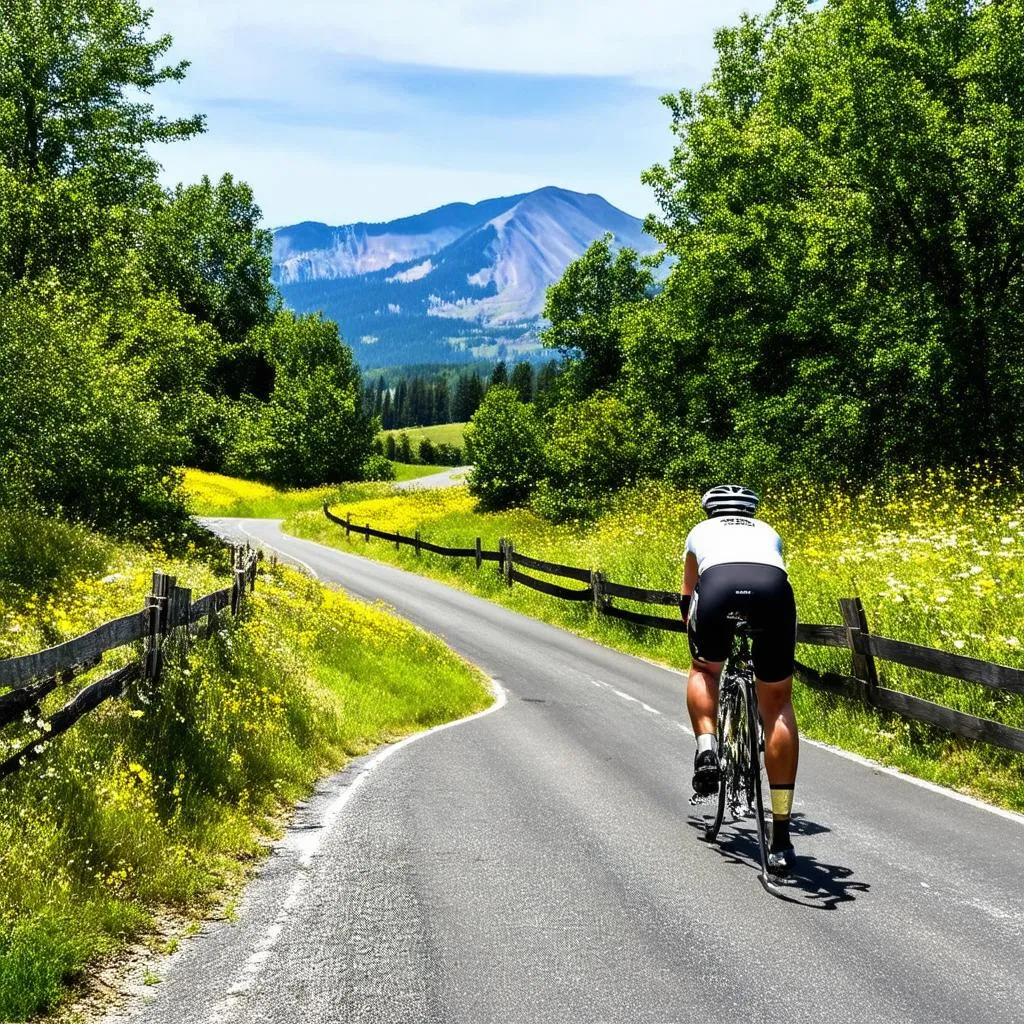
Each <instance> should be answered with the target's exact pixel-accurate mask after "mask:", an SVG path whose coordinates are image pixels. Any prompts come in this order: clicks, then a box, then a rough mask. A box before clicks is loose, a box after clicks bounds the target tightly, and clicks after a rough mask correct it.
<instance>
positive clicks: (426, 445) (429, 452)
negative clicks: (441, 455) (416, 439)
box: [420, 437, 437, 466]
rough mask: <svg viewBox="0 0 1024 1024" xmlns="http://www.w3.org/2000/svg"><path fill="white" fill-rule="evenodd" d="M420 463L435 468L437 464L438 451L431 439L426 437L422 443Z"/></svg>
mask: <svg viewBox="0 0 1024 1024" xmlns="http://www.w3.org/2000/svg"><path fill="white" fill-rule="evenodd" d="M420 462H422V463H423V465H424V466H433V465H435V464H436V463H437V449H436V448H435V447H434V442H433V441H431V440H430V438H429V437H425V438H423V440H422V441H420Z"/></svg>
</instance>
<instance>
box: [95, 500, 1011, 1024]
mask: <svg viewBox="0 0 1024 1024" xmlns="http://www.w3.org/2000/svg"><path fill="white" fill-rule="evenodd" d="M217 528H218V529H219V531H221V532H223V533H225V534H233V535H235V536H237V537H240V538H241V537H246V536H248V537H249V538H250V539H252V538H257V539H259V540H261V541H263V542H266V543H268V544H270V545H272V546H273V547H274V548H275V549H276V550H278V552H280V553H282V554H286V555H287V556H289V557H290V558H293V559H301V560H302V562H304V563H305V564H306V565H307V567H308V568H309V569H311V570H312V571H314V572H315V573H316V574H317V575H318V576H320V577H321V578H322V579H324V580H325V581H330V582H335V583H339V584H341V585H343V586H344V587H345V589H346V590H348V591H349V592H350V593H352V594H355V595H359V596H362V597H366V598H373V599H376V598H383V599H384V600H385V601H387V602H388V603H389V604H391V605H393V606H394V607H395V609H396V610H397V611H398V612H399V614H401V615H403V616H405V617H406V618H408V619H410V620H412V621H413V622H416V623H418V624H419V625H421V626H423V627H425V628H426V629H429V630H431V631H432V632H434V633H437V634H439V635H441V636H443V637H444V638H445V639H446V640H447V642H448V643H449V644H450V645H451V646H452V647H453V648H454V649H455V650H457V651H458V652H460V653H461V654H462V655H464V656H465V657H466V658H468V659H469V660H470V661H472V662H474V663H475V664H477V665H479V666H480V667H481V668H482V669H483V670H484V671H485V672H487V673H488V674H489V675H491V676H492V677H493V678H495V679H496V680H497V681H498V682H499V684H500V688H501V692H502V694H503V697H502V699H500V700H499V701H498V702H497V703H496V705H495V708H494V709H492V710H491V711H490V712H485V713H483V714H482V715H480V716H477V717H475V718H473V719H470V720H467V721H465V722H462V723H458V724H455V725H453V726H450V727H445V728H442V729H441V730H435V731H433V732H431V733H428V734H425V735H423V736H421V737H419V738H416V739H415V740H414V741H412V742H409V741H406V742H405V743H403V744H400V745H398V746H397V747H396V748H388V749H387V750H386V751H385V754H386V756H385V757H383V758H381V755H379V754H378V755H374V756H372V757H371V758H364V759H363V760H361V761H360V762H357V763H353V764H352V765H350V766H349V767H348V768H347V769H346V770H345V771H344V772H342V773H340V774H339V775H337V776H335V777H333V778H331V779H328V780H326V781H325V782H324V783H323V784H322V785H321V786H320V787H319V789H318V792H317V794H316V795H315V796H314V797H313V798H312V799H311V800H310V801H309V802H308V804H306V805H304V806H303V807H302V808H301V809H300V811H299V813H298V816H297V819H296V822H295V824H294V826H293V828H292V829H291V830H290V831H289V833H288V835H287V837H286V838H285V840H284V841H283V842H282V843H281V844H280V845H279V846H278V848H277V849H276V850H275V852H274V853H273V855H272V856H271V857H270V858H269V859H268V861H267V862H266V864H265V865H264V867H263V868H262V870H261V873H260V875H259V877H258V878H257V879H256V880H255V881H254V882H253V883H252V884H251V886H250V887H249V889H248V890H247V893H246V896H245V899H244V901H243V903H242V905H241V908H240V910H239V914H238V919H237V921H236V922H235V923H233V924H228V923H220V924H214V925H210V926H208V927H207V928H206V929H205V930H204V933H203V934H202V935H200V936H199V937H197V938H196V939H194V940H191V941H189V942H187V943H186V944H185V945H184V947H183V948H182V950H181V951H179V952H178V953H177V954H175V955H174V957H172V958H170V959H169V960H168V961H166V962H165V964H164V965H162V966H161V967H159V968H158V971H159V973H160V974H161V975H162V977H163V979H164V980H163V982H162V984H160V985H156V986H151V987H150V988H148V989H147V990H146V991H147V998H146V1000H137V1001H135V1002H134V1003H133V1005H132V1006H131V1007H129V1008H128V1010H127V1011H125V1013H124V1015H123V1016H116V1017H114V1016H112V1017H111V1018H109V1019H110V1020H111V1021H113V1020H115V1019H116V1020H120V1019H124V1017H131V1018H132V1019H141V1020H143V1021H146V1022H153V1024H163V1022H168V1024H169V1022H174V1024H193V1022H217V1024H222V1022H236V1021H237V1022H258V1024H264V1022H266V1024H271V1022H273V1024H283V1022H300V1021H302V1022H306V1021H326V1022H342V1021H344V1022H349V1021H367V1022H374V1024H389V1022H399V1021H401V1022H411V1021H414V1022H448V1021H451V1022H465V1024H470V1022H472V1024H484V1022H567V1024H568V1022H572V1024H578V1022H615V1024H641V1022H643V1024H654V1022H659V1024H667V1022H670V1021H680V1022H682V1021H686V1022H690V1021H704V1020H711V1019H725V1020H730V1021H755V1020H757V1021H765V1022H787V1024H796V1022H804V1021H806V1022H812V1021H813V1022H815V1024H817V1022H820V1021H822V1020H827V1021H829V1022H830V1024H843V1022H865V1024H866V1022H883V1021H884V1022H887V1024H896V1022H906V1024H930V1022H935V1024H939V1022H941V1024H949V1022H951V1021H963V1020H968V1021H975V1020H978V1021H985V1022H986V1024H1004V1022H1005V1024H1011V1022H1012V1024H1019V1022H1020V1021H1022V1020H1024V969H1022V963H1021V961H1022V952H1024V885H1022V878H1024V819H1022V818H1020V817H1018V816H1014V815H1008V814H1001V813H997V812H994V811H992V810H990V809H987V808H984V807H982V806H980V805H977V804H975V803H973V802H971V801H967V800H964V799H958V798H956V797H955V796H953V795H950V794H948V793H946V792H945V791H941V790H938V789H936V788H934V787H927V786H924V785H920V784H915V783H913V782H911V781H909V780H907V779H906V778H904V777H901V776H898V775H896V774H895V773H890V772H887V771H885V770H882V769H879V768H877V767H874V766H871V765H869V764H867V763H865V762H860V761H858V760H855V759H851V758H849V757H844V756H840V755H839V754H837V753H835V752H833V751H830V750H828V749H825V748H823V747H820V746H815V745H811V744H808V743H805V744H804V745H803V746H802V749H801V764H800V776H799V779H798V784H797V791H796V801H795V807H794V832H795V840H796V844H797V852H798V863H797V878H796V881H795V883H794V885H793V887H792V888H791V889H790V890H789V895H790V896H791V899H792V902H784V901H782V900H779V899H776V898H773V897H771V896H769V895H768V894H766V893H765V892H764V890H763V889H762V888H761V886H760V885H759V884H758V881H757V869H756V866H755V860H756V858H757V852H756V842H755V840H754V838H753V834H752V831H751V828H750V826H749V825H748V823H746V822H743V823H739V824H736V825H730V826H726V827H725V828H724V829H723V835H722V842H721V843H720V844H707V843H705V842H703V841H702V840H701V839H700V838H699V835H698V833H697V831H696V829H695V827H694V823H693V819H692V818H691V811H690V807H689V805H688V799H689V795H690V788H689V776H690V768H691V766H692V757H693V740H692V737H691V736H690V734H689V731H688V725H686V724H685V717H686V716H685V710H684V707H683V678H682V677H681V676H680V675H679V674H678V673H676V672H673V671H670V670H668V669H664V668H661V667H658V666H656V665H653V664H650V663H648V662H645V661H643V660H640V659H637V658H633V657H629V656H627V655H624V654H619V653H617V652H615V651H612V650H609V649H606V648H603V647H600V646H598V645H597V644H594V643H591V642H590V641H587V640H584V639H581V638H579V637H576V636H574V635H571V634H569V633H566V632H564V631H562V630H559V629H556V628H554V627H551V626H547V625H545V624H543V623H539V622H536V621H534V620H531V619H528V618H524V617H522V616H520V615H517V614H515V613H513V612H509V611H507V610H506V609H504V608H501V607H499V606H497V605H494V604H492V603H490V602H487V601H484V600H481V599H479V598H476V597H473V596H470V595H468V594H465V593H462V592H459V591H456V590H452V589H450V588H448V587H445V586H443V585H441V584H439V583H436V582H434V581H433V580H429V579H425V578H423V577H418V576H415V575H412V574H409V573H406V572H403V571H401V570H398V569H395V568H392V567H390V566H387V565H383V564H380V563H376V562H373V561H370V560H368V559H365V558H361V557H359V556H356V555H349V554H343V553H340V552H337V551H334V550H333V549H330V548H326V547H322V546H320V545H317V544H313V543H311V542H307V541H300V540H296V539H294V538H290V537H286V536H284V535H282V534H281V533H280V532H279V529H278V525H277V524H276V523H274V522H270V521H266V520H244V521H239V520H235V521H227V520H221V521H219V523H218V524H217ZM482 571H494V570H493V567H491V568H490V569H488V568H487V567H486V566H485V568H484V569H483V570H482Z"/></svg>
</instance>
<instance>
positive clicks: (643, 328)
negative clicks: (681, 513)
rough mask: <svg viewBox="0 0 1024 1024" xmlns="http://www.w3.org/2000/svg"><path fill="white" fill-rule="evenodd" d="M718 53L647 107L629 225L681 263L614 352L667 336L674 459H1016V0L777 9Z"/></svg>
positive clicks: (1022, 88) (1020, 240)
mask: <svg viewBox="0 0 1024 1024" xmlns="http://www.w3.org/2000/svg"><path fill="white" fill-rule="evenodd" d="M716 48H717V50H718V63H717V66H716V68H715V72H714V74H713V76H712V79H711V81H710V83H709V84H708V85H707V86H705V87H704V88H703V89H701V90H700V91H699V92H698V93H696V94H691V93H688V92H683V93H680V94H679V95H677V96H670V97H666V98H665V102H666V104H667V106H668V107H669V109H670V111H671V115H672V130H673V132H674V134H675V135H676V139H677V142H676V146H675V150H674V153H673V155H672V159H671V161H670V162H669V163H668V164H666V165H658V166H655V167H653V168H651V169H650V170H649V171H648V172H646V174H645V175H644V179H645V181H647V182H648V183H649V184H650V185H652V186H653V187H654V189H655V193H656V195H657V198H658V202H659V204H660V206H661V209H662V216H661V217H658V218H650V219H649V220H648V223H647V229H648V231H650V232H651V233H653V234H654V235H655V236H656V237H657V238H658V239H659V240H660V241H661V242H662V243H663V244H664V245H665V246H666V247H667V249H668V250H669V251H670V252H671V253H672V254H673V255H674V256H675V257H676V263H675V266H674V268H673V269H672V271H671V274H670V277H669V280H668V282H667V284H666V287H665V291H664V295H663V296H662V297H661V300H660V304H661V306H662V307H663V308H662V309H661V311H660V312H659V313H658V314H657V315H655V316H648V317H643V316H640V317H632V318H630V322H629V325H628V328H627V334H630V335H631V337H630V338H629V339H627V341H626V342H625V345H624V347H625V348H626V349H630V350H631V351H632V353H633V354H634V355H635V356H637V357H641V353H642V349H643V345H642V344H641V343H640V341H641V339H642V338H643V337H645V336H646V337H647V338H648V339H650V338H651V337H652V336H653V335H652V333H651V332H652V330H653V329H654V327H655V326H656V325H657V327H658V330H659V331H660V332H663V331H665V330H668V331H670V332H671V333H670V334H669V335H667V336H666V335H665V334H664V333H661V334H660V336H659V338H658V339H657V340H658V345H657V346H656V350H657V352H659V353H660V355H658V356H657V358H660V359H664V360H666V361H667V362H666V364H665V365H666V367H668V366H671V367H674V368H675V370H676V371H678V370H679V369H680V368H684V370H685V372H683V373H682V374H679V373H678V372H676V375H675V381H676V388H675V389H674V401H675V409H674V410H673V412H674V419H675V423H676V427H677V433H678V435H679V436H680V439H681V440H680V444H681V445H682V450H681V453H680V459H681V462H680V465H683V464H687V465H688V466H689V467H690V472H692V473H694V474H700V473H701V472H702V471H703V469H704V468H706V467H707V466H708V465H710V464H711V463H712V461H713V462H714V464H715V465H717V466H723V465H724V466H728V467H733V469H734V470H735V471H738V472H743V473H745V474H746V475H747V478H749V479H757V477H758V476H760V477H761V478H762V479H763V478H764V476H765V475H772V474H776V475H784V476H790V475H792V476H810V477H814V478H819V479H821V478H825V479H830V480H833V481H839V482H851V481H863V480H867V479H870V478H872V477H874V476H875V475H877V474H878V473H879V472H883V471H885V470H886V469H889V468H897V467H898V468H903V467H905V466H907V465H934V464H936V463H944V464H947V465H948V464H962V463H964V462H965V461H968V460H970V461H973V460H976V459H988V460H991V461H993V462H995V463H1000V462H1001V463H1003V464H1008V463H1010V462H1013V461H1014V459H1015V454H1014V453H1015V452H1017V451H1018V450H1019V448H1020V445H1021V442H1022V441H1024V411H1022V407H1021V404H1020V402H1019V401H1016V400H1014V397H1013V396H1014V395H1019V393H1020V389H1021V386H1022V384H1024V366H1022V363H1021V360H1020V359H1019V345H1020V338H1021V336H1022V334H1024V256H1022V253H1024V204H1022V203H1021V199H1022V198H1024V175H1022V173H1021V168H1022V167H1024V56H1022V54H1024V4H1022V3H1021V0H1006V2H1000V3H986V4H976V3H967V2H949V0H918V2H908V3H899V4H896V3H891V2H888V0H842V2H833V3H830V4H828V5H827V6H825V7H824V8H822V9H820V10H817V11H809V10H808V8H807V6H806V4H804V3H803V2H797V0H782V2H779V3H777V4H776V7H775V8H774V10H773V11H772V12H770V13H769V14H768V15H766V16H765V17H763V18H757V17H745V18H743V19H742V20H741V22H740V24H739V25H738V26H736V27H734V28H731V29H727V30H723V31H721V32H720V33H718V35H717V36H716ZM621 325H622V321H621V320H620V326H621ZM653 358H654V357H653V356H652V354H651V353H650V352H648V353H647V354H646V356H642V357H641V358H640V362H643V360H644V359H646V360H647V363H646V366H645V367H642V371H643V373H644V374H645V375H646V379H647V380H648V381H649V382H651V384H652V387H655V388H656V385H654V384H653V382H654V381H656V380H660V381H662V382H664V381H665V379H666V378H668V377H670V376H671V375H672V374H671V373H670V372H669V371H668V369H666V370H665V371H664V372H663V371H654V370H653V368H652V366H651V360H652V359H653ZM626 362H627V365H626V367H625V372H626V373H627V375H630V374H632V373H633V372H634V370H635V369H641V366H640V362H638V363H637V364H636V365H635V366H633V367H631V366H630V365H628V364H629V360H628V359H627V360H626ZM630 387H633V386H632V385H630V384H629V383H628V382H627V384H626V389H627V390H629V389H630ZM633 389H634V391H638V390H642V389H641V388H638V387H633ZM647 395H648V397H649V400H650V401H651V402H652V403H653V402H658V403H659V404H661V405H664V403H665V401H666V397H665V395H664V394H658V393H657V391H656V390H648V391H647Z"/></svg>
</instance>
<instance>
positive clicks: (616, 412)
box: [534, 392, 656, 522]
mask: <svg viewBox="0 0 1024 1024" xmlns="http://www.w3.org/2000/svg"><path fill="white" fill-rule="evenodd" d="M653 436H654V435H653V432H652V429H651V424H649V423H647V422H645V421H644V419H640V420H639V421H638V420H636V419H635V418H634V417H633V416H632V415H631V414H630V410H629V409H628V407H627V406H626V404H625V403H624V402H623V401H622V400H621V399H619V398H616V397H614V396H612V395H609V394H607V393H604V392H597V393H596V394H593V395H590V396H588V397H587V398H585V399H582V400H581V401H579V402H566V403H564V404H562V405H559V406H558V407H557V408H556V409H555V411H554V413H553V415H552V416H551V418H550V423H549V424H548V428H547V430H546V439H545V443H544V462H545V466H546V471H545V475H544V479H543V480H542V481H541V483H540V487H539V488H538V490H537V494H536V497H535V498H534V507H535V509H536V510H537V511H538V512H539V513H540V514H541V515H543V516H544V517H545V518H548V519H552V520H554V521H556V522H560V521H563V520H566V519H579V518H589V517H592V516H594V515H596V514H597V513H598V511H599V510H600V507H601V503H602V500H603V499H604V498H605V497H606V496H607V495H608V494H610V493H611V492H613V491H615V490H617V489H618V488H620V487H623V486H628V485H629V484H631V483H634V482H635V481H637V480H638V479H640V478H641V477H642V476H644V475H645V473H646V472H647V471H648V470H649V469H650V468H651V466H652V464H653V462H654V458H655V456H656V453H655V452H654V451H652V442H653Z"/></svg>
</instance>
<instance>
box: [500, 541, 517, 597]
mask: <svg viewBox="0 0 1024 1024" xmlns="http://www.w3.org/2000/svg"><path fill="white" fill-rule="evenodd" d="M515 552H516V549H515V545H514V544H513V543H512V541H510V540H506V541H505V559H504V562H503V563H502V567H503V568H504V570H505V585H506V586H508V587H511V586H512V556H513V555H514V554H515Z"/></svg>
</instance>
